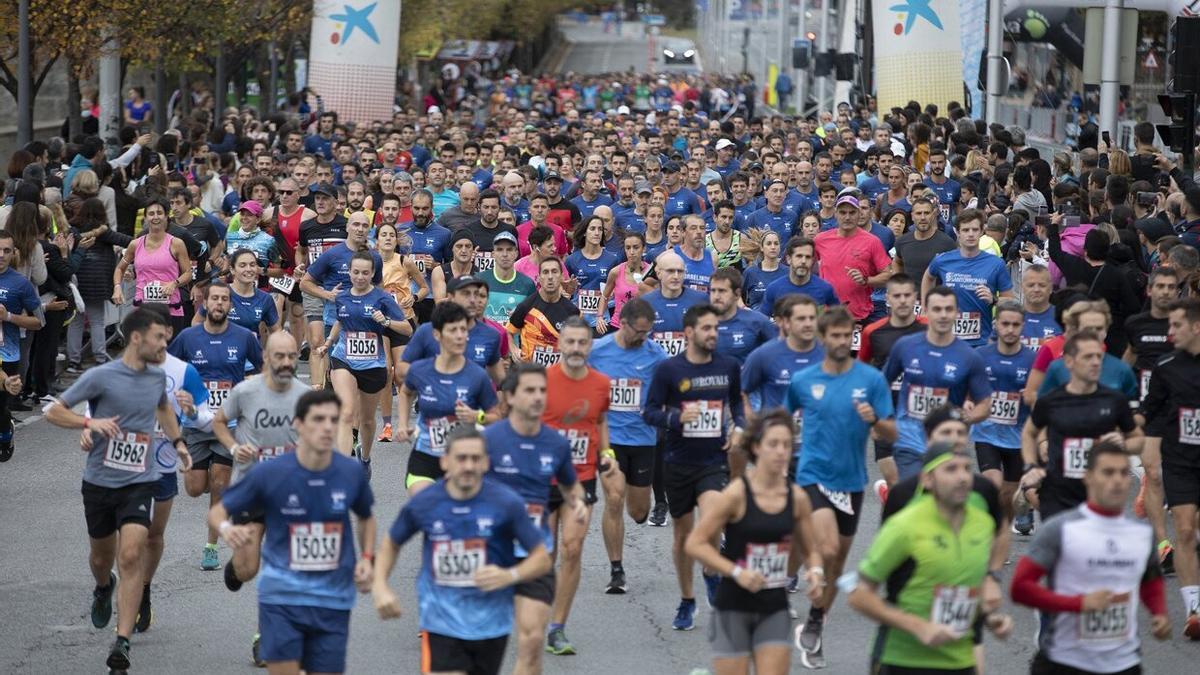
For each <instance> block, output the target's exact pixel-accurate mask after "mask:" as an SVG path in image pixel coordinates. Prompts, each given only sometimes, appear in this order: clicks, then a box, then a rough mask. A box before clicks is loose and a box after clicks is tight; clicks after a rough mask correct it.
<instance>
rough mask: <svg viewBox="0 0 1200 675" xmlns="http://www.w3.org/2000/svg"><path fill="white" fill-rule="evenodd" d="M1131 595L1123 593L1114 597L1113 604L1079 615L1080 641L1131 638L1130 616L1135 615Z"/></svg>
mask: <svg viewBox="0 0 1200 675" xmlns="http://www.w3.org/2000/svg"><path fill="white" fill-rule="evenodd" d="M1130 598H1131V594H1129V593H1121V594H1120V595H1114V596H1113V597H1112V604H1110V605H1109V606H1108V607H1105V608H1104V609H1097V610H1093V611H1090V612H1081V613H1080V614H1079V639H1080V640H1124V639H1125V638H1127V637H1129V632H1130V629H1131V628H1132V625H1131V624H1130V621H1129V618H1130V614H1132V613H1133V603H1132V602H1130Z"/></svg>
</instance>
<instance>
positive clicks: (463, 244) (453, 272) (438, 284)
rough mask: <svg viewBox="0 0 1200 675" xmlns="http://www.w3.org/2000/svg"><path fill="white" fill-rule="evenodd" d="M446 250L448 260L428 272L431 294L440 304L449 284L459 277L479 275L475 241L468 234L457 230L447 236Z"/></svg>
mask: <svg viewBox="0 0 1200 675" xmlns="http://www.w3.org/2000/svg"><path fill="white" fill-rule="evenodd" d="M449 242H450V243H449V244H448V245H447V246H446V249H447V250H448V251H449V252H450V253H449V259H448V260H446V261H445V262H443V263H441V264H440V265H437V266H436V267H434V268H433V269H432V270H430V276H429V287H430V288H431V289H432V292H433V300H434V302H441V301H443V300H445V299H446V297H447V295H448V294H449V293H450V288H449V287H450V282H451V280H453V279H458V278H459V277H468V276H469V277H473V276H475V275H476V274H479V272H480V269H479V265H477V264H476V261H475V239H474V237H472V236H471V233H470V232H467V231H466V230H463V229H459V230H455V231H454V234H452V235H450V236H449Z"/></svg>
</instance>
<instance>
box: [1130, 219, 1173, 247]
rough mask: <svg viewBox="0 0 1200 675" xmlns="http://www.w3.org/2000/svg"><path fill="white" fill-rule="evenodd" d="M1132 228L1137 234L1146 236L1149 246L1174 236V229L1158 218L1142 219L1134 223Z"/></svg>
mask: <svg viewBox="0 0 1200 675" xmlns="http://www.w3.org/2000/svg"><path fill="white" fill-rule="evenodd" d="M1133 226H1134V228H1136V229H1137V231H1138V232H1141V233H1142V234H1144V235H1146V239H1149V240H1150V243H1151V244H1153V243H1156V242H1157V241H1158V240H1159V239H1162V238H1163V237H1169V236H1171V235H1173V234H1175V228H1173V227H1171V226H1170V225H1169V224H1168V223H1166V222H1165V221H1163V220H1161V219H1159V218H1142V219H1140V220H1137V221H1134V223H1133Z"/></svg>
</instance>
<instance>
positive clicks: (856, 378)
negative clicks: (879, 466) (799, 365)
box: [787, 307, 896, 669]
mask: <svg viewBox="0 0 1200 675" xmlns="http://www.w3.org/2000/svg"><path fill="white" fill-rule="evenodd" d="M817 334H818V335H819V336H820V338H821V343H822V344H823V345H824V347H825V358H824V359H822V361H821V363H820V364H817V365H813V366H810V367H808V368H805V369H804V370H802V371H800V372H799V373H796V374H795V375H792V382H791V386H790V387H789V388H788V396H787V407H788V410H789V411H791V412H792V413H793V414H794V413H795V411H797V410H803V411H804V413H803V419H804V432H803V436H804V438H803V440H802V441H801V446H802V447H803V448H804V450H803V452H801V453H800V463H799V465H798V467H797V469H796V482H797V483H798V484H799V485H800V486H801V487H803V488H804V491H805V493H807V494H808V498H809V500H810V501H811V502H812V508H813V531H814V532H815V534H816V537H815V539H816V542H817V550H818V551H819V552H820V554H821V557H822V558H823V559H824V561H825V570H824V571H825V577H826V578H827V579H837V578H838V577H839V576H841V573H842V568H843V566H844V565H845V564H846V556H847V555H848V554H849V553H850V546H851V545H852V544H853V543H854V534H855V532H856V531H857V530H858V519H859V518H860V517H861V516H862V497H863V488H864V486H866V484H867V467H866V452H867V437H868V435H869V434H870V433H872V432H873V433H874V434H875V435H876V436H878V437H881V438H883V439H885V440H892V439H894V438H895V437H896V421H895V420H894V419H893V409H892V396H891V391H890V389H889V388H888V384H887V381H886V380H884V378H883V376H882V375H881V374H880V373H879V371H878V370H876V369H874V368H872V367H871V366H868V365H866V364H865V363H860V362H858V361H855V360H854V358H853V357H852V356H851V354H850V341H851V340H852V339H853V335H854V319H853V317H852V316H851V314H850V313H849V312H848V311H847V310H846V309H845V308H841V307H837V308H833V309H830V310H828V311H826V312H825V313H824V314H822V315H821V318H820V319H818V320H817ZM791 566H793V567H798V565H796V563H795V562H793V563H792V564H791ZM794 572H795V570H794V569H789V573H790V574H792V575H793V576H794ZM836 596H837V586H836V585H834V584H829V585H828V586H826V587H825V591H824V593H822V597H821V598H820V599H818V600H815V601H813V603H812V605H811V606H810V608H809V612H808V618H807V619H806V620H805V622H804V623H803V624H802V625H801V626H800V627H799V628H798V629H797V639H796V642H797V646H798V647H799V648H800V663H801V664H803V665H804V667H805V668H810V669H815V668H824V667H825V664H826V661H825V655H824V651H823V650H822V640H821V636H822V634H823V631H824V627H825V613H826V612H827V611H828V610H829V609H830V607H832V606H833V600H834V598H835V597H836Z"/></svg>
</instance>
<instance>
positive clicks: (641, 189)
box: [633, 180, 654, 195]
mask: <svg viewBox="0 0 1200 675" xmlns="http://www.w3.org/2000/svg"><path fill="white" fill-rule="evenodd" d="M633 192H634V194H639V195H641V194H648V193H651V192H654V188H652V187H650V183H649V182H647V181H644V180H640V181H638V182H637V183H635V184H634V186H633Z"/></svg>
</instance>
